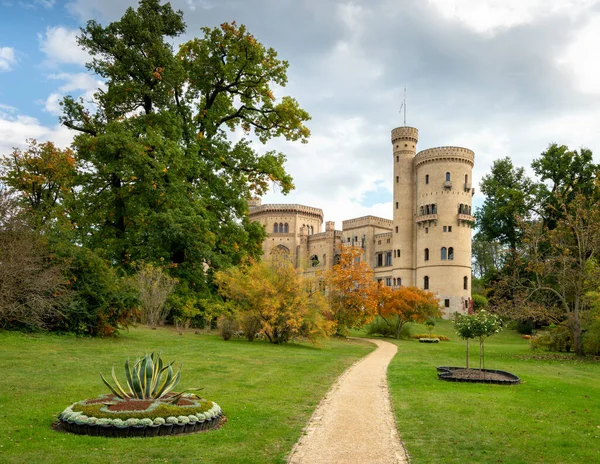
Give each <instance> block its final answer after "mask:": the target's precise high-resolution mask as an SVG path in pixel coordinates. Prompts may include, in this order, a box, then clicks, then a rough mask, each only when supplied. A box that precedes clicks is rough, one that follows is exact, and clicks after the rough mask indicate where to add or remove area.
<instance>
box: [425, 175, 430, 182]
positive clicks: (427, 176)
mask: <svg viewBox="0 0 600 464" xmlns="http://www.w3.org/2000/svg"><path fill="white" fill-rule="evenodd" d="M425 183H426V184H428V183H429V174H425Z"/></svg>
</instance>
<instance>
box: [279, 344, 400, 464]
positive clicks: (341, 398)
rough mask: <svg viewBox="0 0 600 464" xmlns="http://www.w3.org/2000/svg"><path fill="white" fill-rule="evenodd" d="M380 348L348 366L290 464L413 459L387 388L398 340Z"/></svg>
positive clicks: (396, 463)
mask: <svg viewBox="0 0 600 464" xmlns="http://www.w3.org/2000/svg"><path fill="white" fill-rule="evenodd" d="M369 341H370V342H372V343H374V344H376V345H377V349H376V350H375V351H373V352H372V353H370V354H368V355H367V356H365V357H364V358H363V359H361V360H360V361H358V362H357V363H356V364H354V365H353V366H351V367H350V368H349V369H348V370H346V371H345V372H344V373H343V374H342V375H341V376H340V377H339V378H338V379H337V381H336V382H335V384H334V385H333V387H331V390H329V392H327V394H326V395H325V398H323V400H322V401H321V403H320V404H319V406H317V409H316V410H315V412H314V414H313V416H312V418H311V419H310V422H309V423H308V426H307V428H306V430H305V434H304V435H303V436H302V437H301V438H300V440H298V443H296V445H295V446H294V449H293V450H292V453H291V455H290V457H289V459H288V463H289V464H401V463H407V462H408V460H407V458H406V454H405V452H404V447H403V445H402V442H401V441H400V437H399V436H398V431H397V430H396V422H395V420H394V416H393V413H392V408H391V404H390V398H389V392H388V388H387V367H388V364H389V363H390V361H391V360H392V358H393V357H394V355H395V354H396V351H397V350H398V349H397V347H396V345H394V344H392V343H388V342H384V341H381V340H369Z"/></svg>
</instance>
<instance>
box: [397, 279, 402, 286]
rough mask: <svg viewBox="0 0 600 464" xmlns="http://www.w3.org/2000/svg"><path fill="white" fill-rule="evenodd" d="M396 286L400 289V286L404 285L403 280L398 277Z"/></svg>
mask: <svg viewBox="0 0 600 464" xmlns="http://www.w3.org/2000/svg"><path fill="white" fill-rule="evenodd" d="M396 285H397V286H398V287H400V286H401V285H402V279H401V278H400V277H398V278H397V279H396Z"/></svg>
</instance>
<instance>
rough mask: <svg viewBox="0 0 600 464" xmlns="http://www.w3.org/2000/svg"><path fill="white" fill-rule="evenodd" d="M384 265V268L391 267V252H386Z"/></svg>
mask: <svg viewBox="0 0 600 464" xmlns="http://www.w3.org/2000/svg"><path fill="white" fill-rule="evenodd" d="M385 265H386V266H391V265H392V252H391V251H388V252H387V253H386V254H385Z"/></svg>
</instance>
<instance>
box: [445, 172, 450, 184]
mask: <svg viewBox="0 0 600 464" xmlns="http://www.w3.org/2000/svg"><path fill="white" fill-rule="evenodd" d="M446 182H450V173H449V172H447V173H446Z"/></svg>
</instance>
